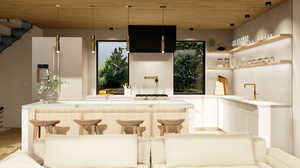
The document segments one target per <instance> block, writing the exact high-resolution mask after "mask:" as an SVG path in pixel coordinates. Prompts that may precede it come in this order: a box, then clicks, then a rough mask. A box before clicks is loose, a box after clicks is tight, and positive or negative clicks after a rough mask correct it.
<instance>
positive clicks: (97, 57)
mask: <svg viewBox="0 0 300 168" xmlns="http://www.w3.org/2000/svg"><path fill="white" fill-rule="evenodd" d="M99 42H125V43H126V40H96V95H100V94H99V88H98V74H99V72H98V66H99V52H98V48H99V47H98V43H99ZM129 55H130V53H127V58H128V85H129V81H130V80H129V72H130V71H129V68H130V65H129V58H130V57H129ZM124 94H125V93H123V94H113V95H124Z"/></svg>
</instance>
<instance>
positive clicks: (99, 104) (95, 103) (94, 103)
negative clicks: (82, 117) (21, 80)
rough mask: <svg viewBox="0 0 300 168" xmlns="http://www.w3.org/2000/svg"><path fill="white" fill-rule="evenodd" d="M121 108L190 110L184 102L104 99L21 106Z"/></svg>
mask: <svg viewBox="0 0 300 168" xmlns="http://www.w3.org/2000/svg"><path fill="white" fill-rule="evenodd" d="M121 106H126V107H129V106H139V107H141V106H149V107H154V106H155V107H160V106H173V107H174V106H181V107H186V108H191V107H192V104H190V103H188V102H186V101H184V100H171V99H169V100H140V99H139V100H136V99H134V98H130V99H128V98H123V99H122V98H121V99H115V98H111V99H106V100H101V99H100V100H86V101H58V102H57V103H52V104H47V103H42V102H37V103H32V104H28V105H24V106H22V107H23V108H103V107H121Z"/></svg>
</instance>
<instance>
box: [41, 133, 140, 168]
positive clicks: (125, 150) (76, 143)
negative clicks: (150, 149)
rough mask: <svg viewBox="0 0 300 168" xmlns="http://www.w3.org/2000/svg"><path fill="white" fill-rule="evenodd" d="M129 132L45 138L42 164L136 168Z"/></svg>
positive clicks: (133, 138)
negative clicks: (123, 133) (126, 133)
mask: <svg viewBox="0 0 300 168" xmlns="http://www.w3.org/2000/svg"><path fill="white" fill-rule="evenodd" d="M137 150H138V149H137V137H136V136H132V135H102V136H99V135H96V136H95V135H86V136H51V137H46V138H45V159H44V164H45V166H48V167H55V168H82V167H113V168H114V167H137Z"/></svg>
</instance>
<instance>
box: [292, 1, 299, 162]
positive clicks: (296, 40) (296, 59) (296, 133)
mask: <svg viewBox="0 0 300 168" xmlns="http://www.w3.org/2000/svg"><path fill="white" fill-rule="evenodd" d="M293 32H294V33H293V37H294V38H293V39H294V41H293V42H294V43H293V48H294V54H293V119H294V152H295V154H296V155H297V156H298V157H300V103H299V101H300V57H299V55H300V1H299V0H293Z"/></svg>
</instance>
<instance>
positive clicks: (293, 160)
mask: <svg viewBox="0 0 300 168" xmlns="http://www.w3.org/2000/svg"><path fill="white" fill-rule="evenodd" d="M266 161H267V162H268V163H269V164H270V165H271V166H272V167H274V168H299V167H300V159H299V158H297V157H295V156H292V155H290V154H288V153H286V152H284V151H282V150H280V149H277V148H270V149H268V151H267V156H266Z"/></svg>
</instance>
